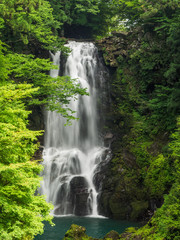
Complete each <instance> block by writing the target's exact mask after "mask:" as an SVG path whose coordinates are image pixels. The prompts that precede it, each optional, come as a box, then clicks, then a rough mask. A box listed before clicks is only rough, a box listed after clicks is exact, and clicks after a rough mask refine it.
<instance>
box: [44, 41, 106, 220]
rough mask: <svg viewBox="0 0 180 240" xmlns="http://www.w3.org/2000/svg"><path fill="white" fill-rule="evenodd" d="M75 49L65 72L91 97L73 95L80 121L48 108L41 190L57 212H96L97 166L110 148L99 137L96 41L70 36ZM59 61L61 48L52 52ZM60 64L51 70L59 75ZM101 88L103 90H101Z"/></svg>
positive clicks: (56, 61)
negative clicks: (72, 119)
mask: <svg viewBox="0 0 180 240" xmlns="http://www.w3.org/2000/svg"><path fill="white" fill-rule="evenodd" d="M67 46H68V47H69V48H70V49H71V50H72V51H71V53H70V55H69V56H68V58H67V61H66V64H65V70H64V75H68V76H70V77H71V78H73V79H78V81H79V83H80V85H81V86H82V87H83V88H87V91H88V92H89V96H79V97H78V99H77V100H71V102H70V106H69V107H70V108H71V109H72V110H73V111H75V114H74V116H75V117H77V118H79V120H74V121H72V125H70V126H64V124H65V123H66V120H65V119H64V118H63V117H61V116H60V115H59V114H58V113H56V112H50V111H47V112H46V133H45V149H44V152H43V158H44V161H43V165H44V171H43V181H42V184H41V189H40V192H41V194H44V195H46V197H47V201H48V202H52V204H53V205H54V210H53V212H52V214H54V215H68V214H73V215H78V216H85V215H93V216H97V215H98V210H97V194H98V193H97V191H96V188H95V185H94V182H93V178H94V174H95V172H96V169H97V166H98V165H99V164H100V162H101V161H102V160H104V159H105V158H106V157H105V155H106V154H105V153H106V151H107V148H105V147H103V143H102V140H101V139H100V138H99V136H98V124H99V123H98V122H100V118H99V116H98V114H97V98H98V93H99V92H100V91H101V90H100V88H101V86H102V85H103V77H102V76H101V74H100V71H101V69H99V68H98V66H99V64H98V57H97V49H96V47H95V46H94V44H93V43H87V42H74V41H71V42H69V44H68V45H67ZM52 57H53V62H54V64H56V65H59V59H60V52H57V53H56V54H55V55H53V54H52ZM58 72H59V70H58V69H53V70H52V71H51V73H50V74H51V76H52V77H57V76H58ZM98 89H99V90H98Z"/></svg>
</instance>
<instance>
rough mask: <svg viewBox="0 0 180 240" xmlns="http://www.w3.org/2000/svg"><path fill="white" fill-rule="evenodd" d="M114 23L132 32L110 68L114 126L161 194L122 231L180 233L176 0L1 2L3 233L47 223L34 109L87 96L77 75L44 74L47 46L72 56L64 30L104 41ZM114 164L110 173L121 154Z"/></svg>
mask: <svg viewBox="0 0 180 240" xmlns="http://www.w3.org/2000/svg"><path fill="white" fill-rule="evenodd" d="M119 30H123V31H126V32H130V33H131V39H130V45H129V48H128V50H127V51H128V55H127V57H125V58H123V57H122V56H121V55H119V57H118V58H117V61H118V66H117V69H116V73H115V74H114V76H113V87H112V95H113V104H114V106H113V114H114V116H115V119H114V126H115V127H117V128H123V131H124V132H123V136H124V142H125V143H126V144H128V146H129V150H130V151H131V152H132V153H133V154H134V156H135V157H136V164H137V168H136V170H133V169H132V171H131V172H130V171H129V174H130V177H131V178H136V181H137V182H138V184H139V185H141V187H142V188H144V189H145V191H146V192H147V194H148V196H149V198H151V197H152V198H154V199H157V200H160V201H161V202H162V204H160V206H159V208H158V209H157V210H156V211H155V213H154V215H153V216H152V218H151V219H150V220H149V222H148V223H147V224H146V225H145V226H144V227H142V228H140V229H138V230H136V229H129V230H127V236H130V237H131V238H132V239H133V238H134V239H136V237H137V236H139V237H141V238H140V239H158V240H163V239H167V240H168V239H179V238H180V224H179V223H180V117H179V114H180V3H179V1H178V0H159V1H156V0H130V1H128V0H60V1H57V0H49V1H48V0H0V39H1V40H0V239H2V240H16V239H29V240H30V239H33V238H34V236H35V235H37V234H39V233H42V232H43V221H49V222H50V223H51V224H52V221H51V216H50V215H49V212H50V210H51V208H52V206H51V205H50V204H48V203H46V201H45V198H44V197H43V196H39V195H38V194H37V193H36V190H37V188H38V186H39V185H40V179H41V178H40V177H39V175H38V173H40V171H41V170H42V167H41V165H40V164H39V163H38V161H37V160H36V159H35V157H33V156H34V153H35V151H36V150H37V148H38V143H37V138H38V136H40V135H42V134H43V131H41V130H39V131H32V130H31V128H30V125H29V120H28V119H29V116H30V115H31V113H32V111H33V109H34V108H36V106H41V107H43V108H46V109H48V110H51V111H54V110H56V111H58V112H59V113H61V114H62V115H63V116H64V117H66V118H67V121H71V120H73V117H72V115H71V114H70V113H69V109H68V107H65V106H67V105H68V103H69V101H70V98H71V97H76V95H77V94H81V95H83V94H87V93H86V90H85V89H81V88H80V86H79V85H78V84H77V83H76V81H75V80H73V79H70V78H68V77H58V78H56V79H53V78H51V77H50V76H49V74H48V72H49V70H50V69H51V68H52V63H51V61H50V60H49V56H48V51H49V50H51V51H57V50H61V51H62V52H63V53H64V54H68V51H69V49H68V48H67V47H65V46H64V45H65V42H66V41H65V37H69V36H70V37H82V38H84V37H85V38H93V39H101V38H103V37H106V36H109V35H111V32H112V31H119ZM106 51H107V50H106ZM104 54H107V52H105V51H104ZM54 67H56V66H54ZM67 80H68V81H67ZM59 90H60V91H59ZM57 100H58V101H59V102H60V103H61V105H59V104H57ZM62 106H64V107H62ZM155 143H156V145H158V147H156V148H155V150H153V149H152V146H154V144H155ZM113 164H114V166H115V167H114V171H116V170H117V166H118V164H120V162H119V156H118V153H117V154H116V157H115V158H114V160H113ZM137 173H138V174H137ZM116 174H117V171H116ZM121 239H126V236H122V237H121ZM127 239H129V238H127Z"/></svg>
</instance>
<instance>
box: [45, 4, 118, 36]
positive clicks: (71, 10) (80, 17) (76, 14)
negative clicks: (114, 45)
mask: <svg viewBox="0 0 180 240" xmlns="http://www.w3.org/2000/svg"><path fill="white" fill-rule="evenodd" d="M49 2H50V4H51V6H52V8H53V15H54V17H55V19H56V20H57V21H58V22H59V23H60V25H61V34H63V31H62V30H65V32H66V30H67V29H72V30H71V31H72V32H71V34H73V29H74V27H75V28H77V29H78V30H79V32H80V29H81V27H84V28H83V30H84V31H86V32H88V34H89V35H88V36H91V37H92V35H96V36H97V35H99V34H102V35H106V34H107V32H108V31H109V27H112V26H114V25H117V19H115V18H113V16H114V15H115V13H114V12H115V8H114V4H113V3H112V1H109V0H103V1H102V0H100V1H99V0H88V1H87V0H73V1H72V0H71V1H70V0H68V1H56V0H49ZM78 30H77V31H78ZM84 34H85V33H84Z"/></svg>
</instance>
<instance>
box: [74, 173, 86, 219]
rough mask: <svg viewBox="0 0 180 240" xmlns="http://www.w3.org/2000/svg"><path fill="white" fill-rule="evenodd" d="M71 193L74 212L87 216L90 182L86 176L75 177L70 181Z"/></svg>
mask: <svg viewBox="0 0 180 240" xmlns="http://www.w3.org/2000/svg"><path fill="white" fill-rule="evenodd" d="M70 189H71V190H70V195H71V199H72V204H73V206H74V214H75V215H77V216H85V215H88V214H89V210H90V209H89V206H88V197H89V192H88V183H87V180H86V179H85V178H84V177H81V176H78V177H74V178H73V179H72V180H71V182H70Z"/></svg>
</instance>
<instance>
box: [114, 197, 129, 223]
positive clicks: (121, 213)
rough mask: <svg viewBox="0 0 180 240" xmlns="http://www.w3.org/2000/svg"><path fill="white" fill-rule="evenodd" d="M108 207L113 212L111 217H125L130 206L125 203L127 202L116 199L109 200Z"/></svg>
mask: <svg viewBox="0 0 180 240" xmlns="http://www.w3.org/2000/svg"><path fill="white" fill-rule="evenodd" d="M110 209H111V212H112V214H113V218H115V219H127V216H128V215H129V213H130V211H131V208H130V206H129V205H128V204H127V202H125V201H124V202H121V201H119V200H118V199H117V201H115V199H112V198H111V200H110Z"/></svg>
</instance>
